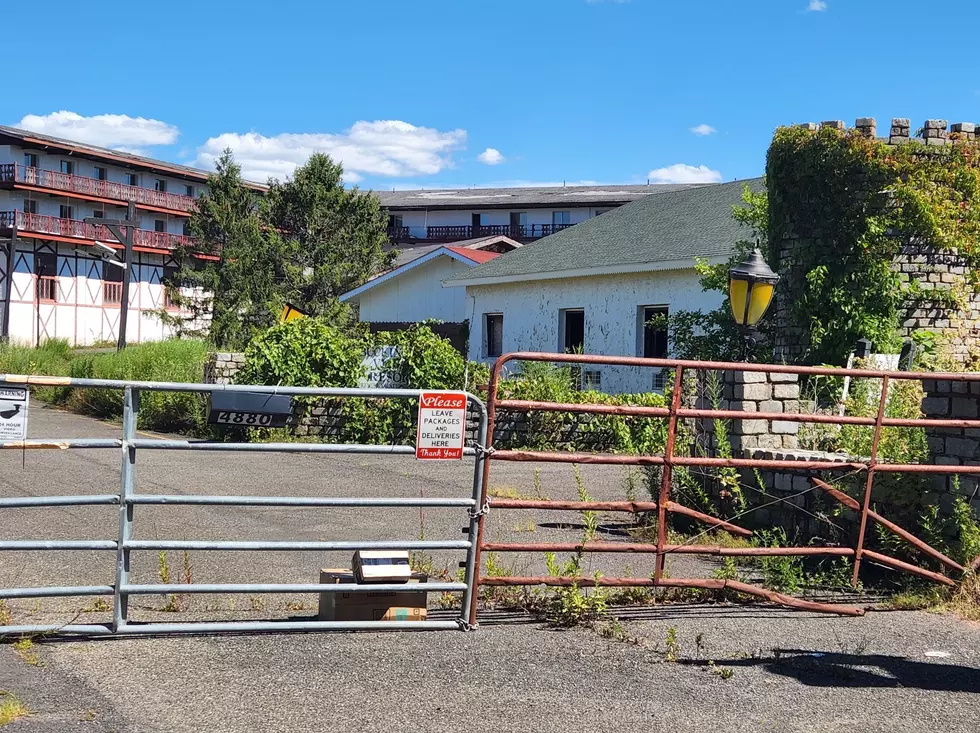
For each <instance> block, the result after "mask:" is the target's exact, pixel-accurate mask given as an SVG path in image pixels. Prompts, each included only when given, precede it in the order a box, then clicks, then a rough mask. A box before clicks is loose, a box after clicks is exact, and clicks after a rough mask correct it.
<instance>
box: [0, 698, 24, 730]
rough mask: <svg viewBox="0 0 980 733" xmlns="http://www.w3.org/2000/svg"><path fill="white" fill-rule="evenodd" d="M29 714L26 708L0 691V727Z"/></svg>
mask: <svg viewBox="0 0 980 733" xmlns="http://www.w3.org/2000/svg"><path fill="white" fill-rule="evenodd" d="M30 714H31V711H30V710H29V709H28V707H27V706H26V705H25V704H24V703H22V702H21V701H20V700H18V699H17V698H16V697H14V696H13V695H12V694H10V693H9V692H7V691H6V690H0V727H3V726H5V725H10V724H11V723H13V722H14V721H15V720H19V719H20V718H25V717H27V716H28V715H30Z"/></svg>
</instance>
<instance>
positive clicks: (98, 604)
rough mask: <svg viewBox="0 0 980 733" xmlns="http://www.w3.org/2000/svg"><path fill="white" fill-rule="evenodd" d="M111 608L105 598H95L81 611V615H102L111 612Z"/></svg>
mask: <svg viewBox="0 0 980 733" xmlns="http://www.w3.org/2000/svg"><path fill="white" fill-rule="evenodd" d="M111 610H112V606H111V605H110V604H109V602H108V601H106V599H105V598H96V599H94V600H93V601H92V602H91V603H90V604H89V605H87V606H86V607H85V608H83V609H82V612H83V613H104V612H106V611H111Z"/></svg>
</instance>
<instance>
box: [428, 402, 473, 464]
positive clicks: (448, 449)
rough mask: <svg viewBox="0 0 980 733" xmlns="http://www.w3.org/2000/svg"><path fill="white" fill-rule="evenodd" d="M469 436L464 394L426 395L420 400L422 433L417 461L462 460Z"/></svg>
mask: <svg viewBox="0 0 980 733" xmlns="http://www.w3.org/2000/svg"><path fill="white" fill-rule="evenodd" d="M465 433H466V394H465V393H464V392H423V393H422V396H421V397H420V398H419V430H418V435H417V436H416V439H415V457H416V458H418V459H420V460H447V459H449V460H452V459H458V458H462V457H463V436H464V435H465Z"/></svg>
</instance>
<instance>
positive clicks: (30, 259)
mask: <svg viewBox="0 0 980 733" xmlns="http://www.w3.org/2000/svg"><path fill="white" fill-rule="evenodd" d="M207 176H208V174H207V172H206V171H200V170H196V169H193V168H188V167H186V166H181V165H177V164H173V163H167V162H164V161H159V160H153V159H150V158H145V157H142V156H137V155H131V154H128V153H123V152H119V151H114V150H106V149H103V148H98V147H94V146H90V145H85V144H81V143H76V142H72V141H69V140H62V139H58V138H52V137H49V136H46V135H38V134H36V133H32V132H28V131H25V130H18V129H14V128H9V127H3V126H0V327H2V329H0V337H6V338H8V339H9V340H10V341H12V342H14V343H23V344H38V343H41V342H43V341H45V340H47V339H50V338H63V339H67V340H68V342H69V343H71V344H72V345H79V346H81V345H90V344H95V343H100V342H115V341H116V339H117V338H118V336H119V333H118V331H119V313H120V306H121V300H122V273H123V271H122V269H120V268H118V267H114V266H111V265H108V264H106V263H105V262H104V261H103V259H102V258H101V257H100V256H99V254H98V251H97V250H96V249H95V248H94V247H93V245H94V244H95V242H96V241H99V242H103V243H105V244H108V245H109V246H110V247H113V248H116V249H118V250H120V259H121V258H122V252H121V250H122V245H121V244H119V243H118V242H117V241H116V239H115V238H114V237H113V236H112V235H111V234H110V233H109V230H108V229H106V228H105V227H102V226H99V225H95V224H86V223H85V222H84V221H83V220H84V219H86V218H91V217H95V218H109V219H115V218H119V219H121V218H125V215H126V207H127V206H128V204H129V202H130V201H132V202H134V203H135V205H136V211H137V215H138V218H139V220H140V229H139V230H138V231H137V232H136V233H135V237H134V247H133V255H132V260H133V261H132V268H133V269H132V279H131V286H130V299H129V300H130V302H129V307H130V313H129V319H128V326H127V329H126V330H127V334H126V336H127V340H128V341H130V342H133V343H135V342H139V341H148V340H158V339H163V338H166V337H167V336H168V335H169V333H168V330H167V327H166V326H165V325H164V324H163V322H162V321H161V319H160V317H159V316H158V315H157V314H158V313H159V312H160V311H161V310H163V309H172V305H171V304H170V303H169V302H168V299H167V296H166V288H165V286H164V284H163V283H164V280H165V279H166V278H167V277H168V275H170V274H171V272H172V271H173V269H174V264H175V263H174V262H173V260H172V252H173V249H174V247H175V246H176V245H178V244H184V245H193V244H194V240H193V238H192V237H190V236H189V233H188V222H189V219H190V215H191V213H192V212H193V211H194V209H195V206H196V199H197V198H198V197H199V196H200V195H201V193H203V192H204V191H205V190H206V183H207Z"/></svg>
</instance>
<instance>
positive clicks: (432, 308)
mask: <svg viewBox="0 0 980 733" xmlns="http://www.w3.org/2000/svg"><path fill="white" fill-rule="evenodd" d="M470 267H471V265H467V264H464V263H462V262H459V261H458V260H454V259H452V258H451V257H448V256H441V257H437V258H435V259H434V260H431V261H429V262H426V263H425V264H422V265H418V266H417V267H414V268H412V269H411V270H407V271H406V272H403V273H402V274H401V275H399V276H397V277H393V278H391V279H390V280H388V281H386V282H383V283H381V284H380V285H376V286H375V287H373V288H371V289H370V290H367V291H365V292H364V293H362V294H361V295H360V296H358V298H357V301H358V303H359V304H360V320H361V321H365V322H367V323H391V322H395V323H400V322H418V321H424V320H426V319H429V318H435V319H437V320H440V321H446V322H447V323H459V322H461V321H463V320H464V319H465V318H466V293H465V292H464V289H463V288H444V287H442V281H443V280H446V279H447V278H450V277H452V276H453V275H456V274H457V273H460V272H463V271H464V270H468V269H470Z"/></svg>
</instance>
